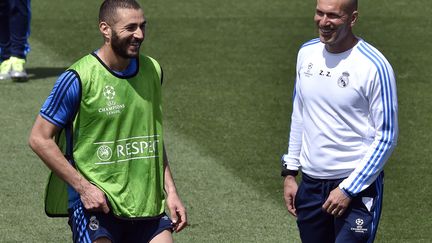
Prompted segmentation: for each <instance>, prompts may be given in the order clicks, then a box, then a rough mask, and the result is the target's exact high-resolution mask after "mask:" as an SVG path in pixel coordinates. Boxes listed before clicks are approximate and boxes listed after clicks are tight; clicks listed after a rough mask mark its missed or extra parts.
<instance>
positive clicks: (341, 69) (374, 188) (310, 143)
mask: <svg viewBox="0 0 432 243" xmlns="http://www.w3.org/2000/svg"><path fill="white" fill-rule="evenodd" d="M357 8H358V6H357V1H356V0H317V5H316V11H315V17H314V20H315V23H316V25H317V28H318V32H319V38H316V39H313V40H310V41H308V42H306V43H304V44H303V45H302V46H301V48H300V50H299V52H298V56H297V66H296V82H295V91H294V99H293V112H292V117H291V130H290V138H289V146H288V152H287V153H286V154H284V155H283V157H282V176H284V177H285V179H284V198H285V203H286V206H287V208H288V211H289V213H290V214H292V215H293V216H295V217H296V218H297V225H298V228H299V231H300V237H301V240H302V242H310V243H316V242H320V243H321V242H322V243H327V242H328V243H333V242H338V243H342V242H373V240H374V238H375V235H376V232H377V226H378V222H379V218H380V214H381V206H382V196H383V179H384V172H383V169H384V164H385V163H386V161H387V160H388V158H389V157H390V155H391V153H392V151H393V150H394V148H395V146H396V142H397V137H398V121H397V113H398V105H397V95H396V81H395V75H394V72H393V69H392V67H391V65H390V64H389V62H388V61H387V60H386V58H385V57H384V56H383V55H382V54H381V53H380V52H379V51H378V50H377V49H376V48H374V47H373V46H371V45H370V44H369V43H367V42H366V41H364V40H363V39H361V38H359V37H357V36H355V35H354V33H353V30H352V29H353V26H354V25H355V23H356V21H357V19H358V11H357ZM299 171H301V172H302V179H301V183H300V185H299V186H298V185H297V182H296V179H295V177H296V175H297V174H298V173H299Z"/></svg>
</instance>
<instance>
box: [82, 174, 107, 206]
mask: <svg viewBox="0 0 432 243" xmlns="http://www.w3.org/2000/svg"><path fill="white" fill-rule="evenodd" d="M82 185H83V186H82V187H81V189H80V190H79V192H78V193H79V194H80V196H81V201H82V203H83V205H84V208H85V209H87V210H89V211H103V212H104V213H108V212H109V211H110V209H109V207H108V203H107V201H106V197H105V193H104V192H103V191H101V190H100V189H99V188H98V187H97V186H95V185H93V184H91V183H90V182H88V181H85V182H83V183H82Z"/></svg>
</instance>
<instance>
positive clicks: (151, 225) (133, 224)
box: [122, 214, 173, 243]
mask: <svg viewBox="0 0 432 243" xmlns="http://www.w3.org/2000/svg"><path fill="white" fill-rule="evenodd" d="M171 232H172V221H171V219H170V218H169V217H168V216H167V215H165V214H164V215H163V216H162V217H158V218H152V219H143V220H139V221H130V222H128V227H127V231H126V232H125V234H124V235H123V238H122V239H123V240H124V242H152V243H155V242H156V243H172V242H173V239H172V235H171Z"/></svg>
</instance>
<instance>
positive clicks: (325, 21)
mask: <svg viewBox="0 0 432 243" xmlns="http://www.w3.org/2000/svg"><path fill="white" fill-rule="evenodd" d="M328 20H329V18H328V17H327V14H324V15H323V16H322V17H321V19H320V21H319V25H320V26H326V25H328V24H329V21H328Z"/></svg>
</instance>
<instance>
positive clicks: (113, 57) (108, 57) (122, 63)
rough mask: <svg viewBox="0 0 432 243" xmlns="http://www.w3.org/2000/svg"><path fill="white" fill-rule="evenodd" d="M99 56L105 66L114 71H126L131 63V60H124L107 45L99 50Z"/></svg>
mask: <svg viewBox="0 0 432 243" xmlns="http://www.w3.org/2000/svg"><path fill="white" fill-rule="evenodd" d="M97 55H98V57H99V58H100V59H101V60H102V61H103V62H104V63H105V65H107V66H108V67H109V68H110V69H112V70H114V71H119V72H121V71H124V70H126V68H127V67H128V65H129V63H130V58H124V57H121V56H119V55H117V54H115V53H114V51H113V50H112V48H111V47H110V46H109V45H108V44H107V43H105V44H104V45H103V46H102V47H101V48H100V49H99V51H98V53H97Z"/></svg>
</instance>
